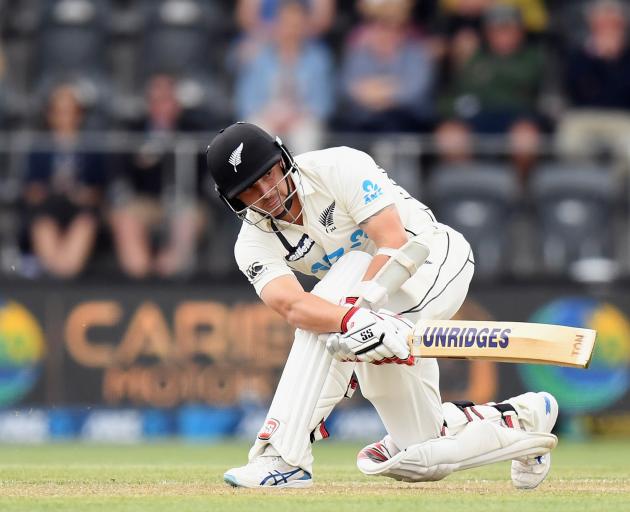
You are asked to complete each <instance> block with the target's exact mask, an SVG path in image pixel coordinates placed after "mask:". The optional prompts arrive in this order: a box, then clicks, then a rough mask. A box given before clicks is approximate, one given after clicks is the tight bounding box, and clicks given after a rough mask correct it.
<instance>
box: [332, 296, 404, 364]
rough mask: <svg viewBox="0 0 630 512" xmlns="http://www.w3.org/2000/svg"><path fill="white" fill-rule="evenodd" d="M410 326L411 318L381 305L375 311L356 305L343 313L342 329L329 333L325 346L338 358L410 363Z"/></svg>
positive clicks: (372, 361)
mask: <svg viewBox="0 0 630 512" xmlns="http://www.w3.org/2000/svg"><path fill="white" fill-rule="evenodd" d="M412 327H413V324H412V323H411V322H408V321H407V320H405V319H403V318H401V317H399V316H396V315H395V314H394V313H391V312H390V311H386V310H383V309H381V310H379V311H378V312H377V313H375V312H373V311H370V310H368V309H364V308H356V307H355V308H351V309H350V310H349V311H348V313H346V315H345V316H344V318H343V321H342V325H341V330H342V333H341V334H333V335H331V336H329V338H328V340H327V342H326V348H327V349H328V351H329V352H330V353H331V355H332V356H333V357H334V358H335V359H337V360H340V361H361V362H365V363H374V364H383V363H397V364H407V365H413V364H414V358H413V356H411V355H410V354H409V346H408V345H407V334H409V331H410V330H411V328H412Z"/></svg>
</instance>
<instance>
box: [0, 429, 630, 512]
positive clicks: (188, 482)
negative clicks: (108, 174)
mask: <svg viewBox="0 0 630 512" xmlns="http://www.w3.org/2000/svg"><path fill="white" fill-rule="evenodd" d="M359 448H360V445H358V444H343V443H334V442H332V441H326V442H321V443H319V444H318V446H317V447H316V449H315V457H316V463H315V464H316V465H315V485H314V486H313V488H311V489H307V490H289V489H286V490H281V489H277V490H265V491H255V490H246V489H233V488H231V487H228V486H227V485H225V484H224V483H223V481H222V474H223V471H224V470H225V469H226V468H228V467H231V466H234V465H240V464H243V463H244V462H245V459H246V454H247V446H246V445H244V444H242V443H240V444H237V443H221V444H183V443H157V444H144V445H130V446H120V445H113V446H112V445H93V444H79V443H68V444H65V443H64V444H50V445H43V446H14V445H0V511H2V512H16V511H20V512H34V511H64V512H66V511H81V512H86V511H87V512H89V511H103V512H105V511H107V512H118V511H130V512H131V511H134V512H135V511H151V512H161V511H169V512H171V511H176V512H187V511H203V512H215V511H224V510H225V511H236V510H239V511H240V510H242V511H262V512H265V511H273V512H281V511H287V512H288V511H298V512H307V511H315V510H322V511H326V512H343V511H360V512H372V511H388V512H389V511H405V512H410V511H415V510H418V511H439V512H444V511H447V510H458V511H466V512H475V511H479V512H487V511H499V510H501V511H505V510H513V511H526V510H532V511H537V512H543V511H553V512H564V511H567V512H568V511H570V512H578V511H583V510H593V511H608V510H616V511H625V510H630V440H619V441H598V442H590V443H571V442H568V441H565V442H563V441H562V440H561V443H560V445H559V446H558V448H557V449H556V450H554V454H553V465H552V469H551V473H550V476H549V477H548V478H547V480H546V481H545V482H544V483H543V484H542V485H541V487H540V488H538V489H536V490H534V491H516V490H514V489H513V488H512V487H511V484H510V481H509V478H510V477H509V463H502V464H495V465H493V466H490V467H486V468H480V469H477V470H473V471H466V472H461V473H457V474H455V475H451V476H450V477H449V478H447V479H445V480H443V481H441V482H432V483H422V484H404V483H399V482H396V481H394V480H389V479H381V478H367V477H364V476H362V475H361V474H360V473H359V471H358V470H357V469H356V467H355V465H354V458H355V454H356V451H357V450H358V449H359Z"/></svg>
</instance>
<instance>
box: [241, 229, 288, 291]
mask: <svg viewBox="0 0 630 512" xmlns="http://www.w3.org/2000/svg"><path fill="white" fill-rule="evenodd" d="M247 231H249V236H248V235H246V234H244V231H241V233H240V234H239V237H238V240H237V241H236V245H235V246H234V256H235V258H236V263H237V265H238V268H239V269H240V271H241V272H243V274H245V277H247V280H248V281H249V282H250V284H252V285H253V286H254V289H255V290H256V293H257V294H258V296H259V297H260V294H261V292H262V290H263V288H264V287H265V285H267V284H268V283H269V282H270V281H272V280H274V279H275V278H277V277H281V276H285V275H294V274H293V270H291V268H290V267H289V266H288V265H287V264H286V262H285V261H284V258H283V257H282V254H280V253H279V251H277V250H276V249H275V247H274V244H273V243H270V241H269V240H261V238H263V237H257V236H256V234H255V233H252V231H251V230H245V232H247ZM252 235H253V236H252ZM261 235H264V233H262V232H261ZM271 242H273V241H271Z"/></svg>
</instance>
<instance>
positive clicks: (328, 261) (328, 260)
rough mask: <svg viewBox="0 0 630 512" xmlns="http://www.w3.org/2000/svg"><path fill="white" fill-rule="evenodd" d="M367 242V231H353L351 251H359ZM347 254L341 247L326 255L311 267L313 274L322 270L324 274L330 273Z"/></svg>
mask: <svg viewBox="0 0 630 512" xmlns="http://www.w3.org/2000/svg"><path fill="white" fill-rule="evenodd" d="M367 240H368V236H367V235H366V234H365V231H363V230H362V229H357V230H356V231H353V232H352V234H351V235H350V240H349V241H350V247H349V250H351V249H358V248H359V247H361V246H362V245H363V244H364V243H365V242H367ZM345 253H346V250H345V249H344V248H343V247H339V249H336V250H334V251H333V252H331V253H330V254H325V255H324V257H323V258H322V259H321V260H320V261H316V262H315V263H313V265H312V266H311V273H312V274H317V272H319V271H320V270H321V271H324V272H327V271H329V270H330V267H332V266H333V264H334V263H335V262H336V261H337V260H338V259H339V258H341V257H342V256H343V255H344V254H345Z"/></svg>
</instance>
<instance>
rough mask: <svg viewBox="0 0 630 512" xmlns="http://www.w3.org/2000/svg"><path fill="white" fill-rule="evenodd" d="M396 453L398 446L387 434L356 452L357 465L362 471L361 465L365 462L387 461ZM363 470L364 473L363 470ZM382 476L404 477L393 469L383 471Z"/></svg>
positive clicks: (398, 478)
mask: <svg viewBox="0 0 630 512" xmlns="http://www.w3.org/2000/svg"><path fill="white" fill-rule="evenodd" d="M397 453H400V448H398V446H396V445H395V444H394V441H392V437H391V436H390V435H389V434H387V435H386V436H385V437H384V438H383V439H381V440H380V441H376V442H375V443H372V444H368V445H367V446H366V447H365V448H363V449H362V450H361V451H360V452H359V453H358V454H357V466H358V468H359V469H360V470H361V471H363V469H362V467H363V466H364V463H365V462H369V461H371V462H376V463H377V464H380V463H382V462H386V461H388V460H389V459H391V458H392V457H393V456H394V455H396V454H397ZM363 472H364V473H365V471H363ZM383 476H388V477H390V478H394V479H395V480H402V479H403V478H404V476H403V475H398V474H397V473H395V472H394V471H388V472H387V473H383Z"/></svg>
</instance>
